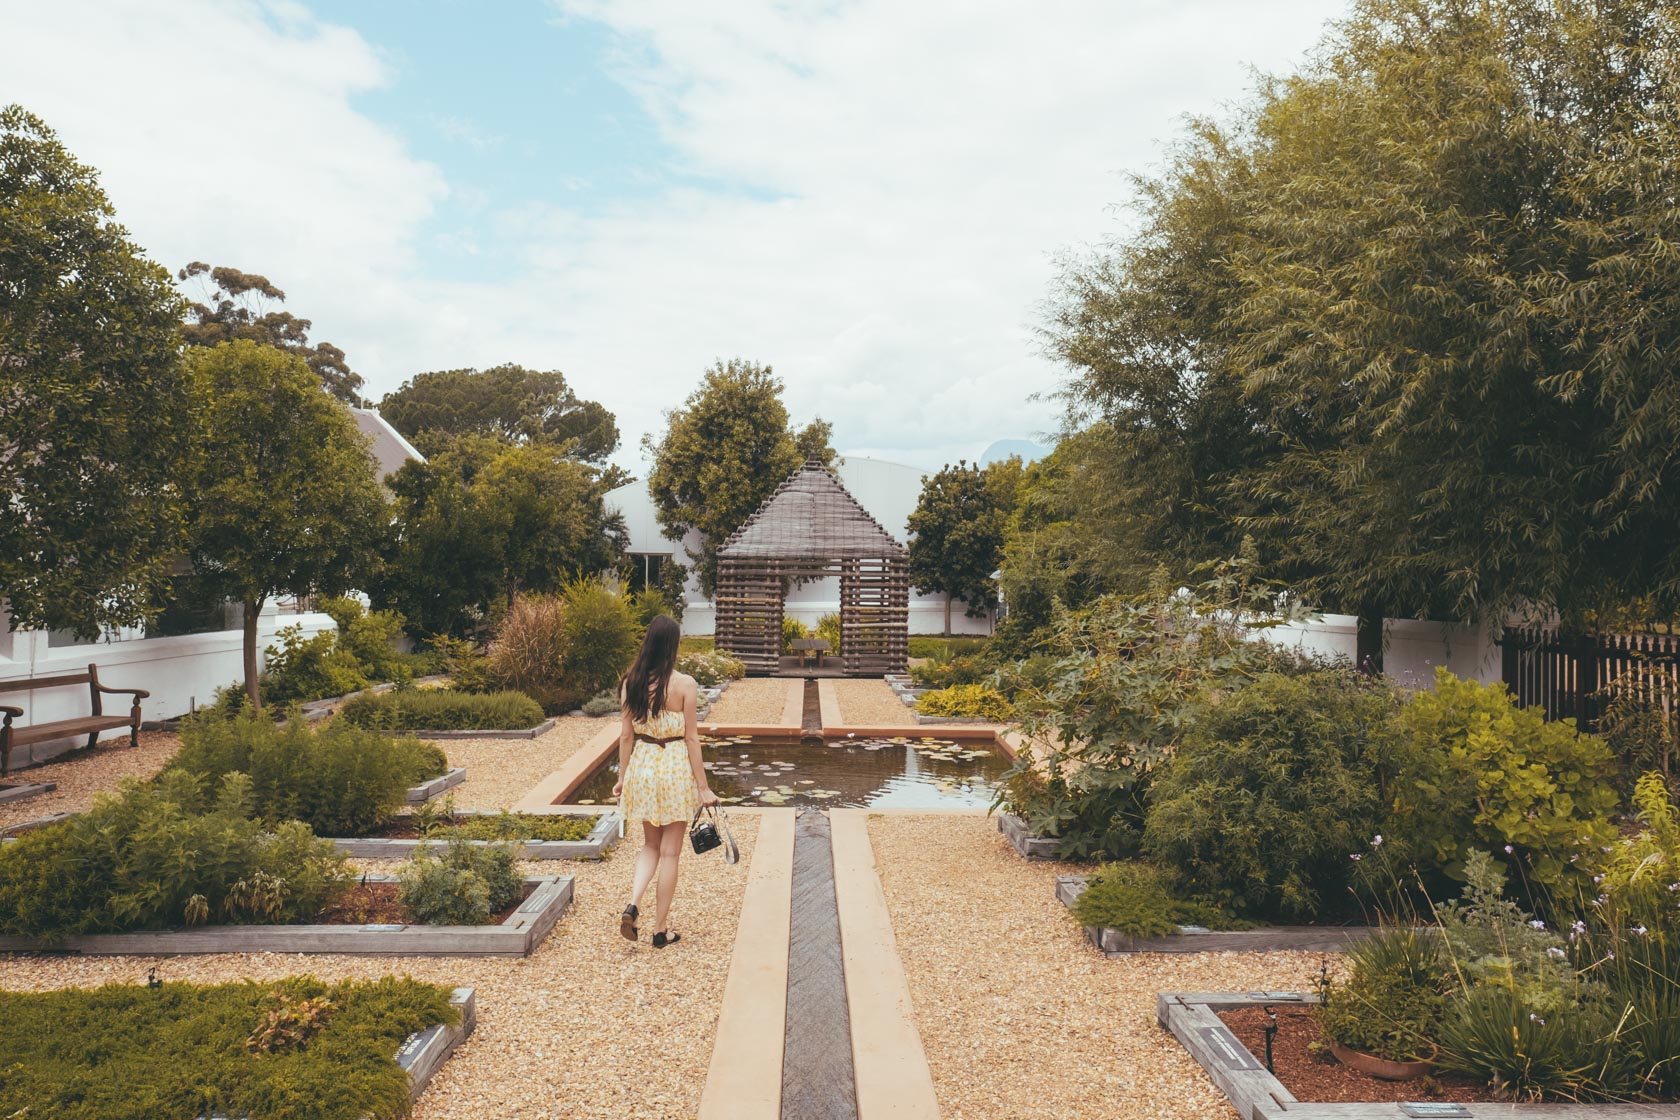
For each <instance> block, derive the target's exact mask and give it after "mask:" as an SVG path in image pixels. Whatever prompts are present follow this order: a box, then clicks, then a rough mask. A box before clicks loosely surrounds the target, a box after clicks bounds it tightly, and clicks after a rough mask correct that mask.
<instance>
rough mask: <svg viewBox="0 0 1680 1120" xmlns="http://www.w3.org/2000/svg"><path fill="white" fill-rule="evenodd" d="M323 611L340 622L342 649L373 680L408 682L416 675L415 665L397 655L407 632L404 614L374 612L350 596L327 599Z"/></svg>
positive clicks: (340, 645) (338, 636)
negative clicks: (403, 635)
mask: <svg viewBox="0 0 1680 1120" xmlns="http://www.w3.org/2000/svg"><path fill="white" fill-rule="evenodd" d="M321 610H322V611H324V612H326V613H327V614H329V615H331V616H332V620H333V621H334V622H336V623H338V635H337V639H338V648H339V649H341V650H343V651H344V652H346V653H348V654H349V655H350V656H351V657H354V658H355V659H356V663H357V664H358V665H360V666H361V668H362V672H363V673H364V674H365V675H366V676H367V677H368V678H369V679H370V680H375V681H395V680H407V679H408V678H410V677H411V676H413V662H412V661H411V660H410V659H408V658H406V657H404V656H403V655H402V654H400V653H398V652H397V641H398V639H400V638H401V637H402V633H403V616H402V615H400V614H398V613H396V612H395V611H370V610H368V609H367V608H366V607H364V606H363V605H362V604H361V602H360V601H359V600H356V599H351V598H349V597H347V596H340V597H337V598H332V599H328V600H326V601H325V602H323V603H322V604H321ZM334 695H343V693H335V694H334Z"/></svg>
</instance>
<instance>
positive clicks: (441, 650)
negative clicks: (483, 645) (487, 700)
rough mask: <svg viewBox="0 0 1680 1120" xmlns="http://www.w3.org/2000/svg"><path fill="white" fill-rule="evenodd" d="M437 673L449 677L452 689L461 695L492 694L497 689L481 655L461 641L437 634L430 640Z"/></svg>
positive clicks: (491, 673) (465, 641)
mask: <svg viewBox="0 0 1680 1120" xmlns="http://www.w3.org/2000/svg"><path fill="white" fill-rule="evenodd" d="M431 645H432V650H433V654H434V656H435V657H436V659H437V662H438V671H439V672H441V673H445V674H447V675H448V677H449V685H450V687H451V688H454V689H456V690H457V691H460V692H495V691H496V690H497V689H498V688H499V687H500V686H499V685H497V683H496V674H495V671H494V670H493V669H492V667H491V664H490V659H489V658H488V657H486V656H485V655H484V651H483V650H481V649H479V648H478V646H477V645H476V644H474V643H472V642H469V641H467V640H466V639H464V638H451V637H450V636H449V635H448V634H438V635H437V636H436V637H434V638H432V640H431Z"/></svg>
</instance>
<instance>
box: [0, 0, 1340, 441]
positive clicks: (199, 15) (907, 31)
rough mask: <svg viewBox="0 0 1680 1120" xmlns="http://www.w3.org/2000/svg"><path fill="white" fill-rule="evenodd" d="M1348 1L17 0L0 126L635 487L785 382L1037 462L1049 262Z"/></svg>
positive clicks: (873, 415) (806, 414) (382, 351)
mask: <svg viewBox="0 0 1680 1120" xmlns="http://www.w3.org/2000/svg"><path fill="white" fill-rule="evenodd" d="M1343 8H1344V3H1343V2H1341V0H1040V2H1037V3H1029V2H1026V0H961V2H956V0H783V2H770V0H718V2H715V3H696V2H694V0H548V2H544V0H493V2H470V0H337V2H334V3H327V2H325V0H319V2H315V3H307V4H306V3H294V2H290V0H287V2H280V3H266V2H258V0H52V2H50V3H42V2H41V0H0V102H9V101H17V102H20V103H22V104H23V105H25V106H26V107H27V108H29V109H30V110H32V111H34V112H35V113H37V114H38V115H40V116H42V117H44V118H45V119H46V120H47V122H48V123H49V124H50V125H51V126H53V127H54V128H56V129H57V130H58V132H59V135H60V137H61V138H62V139H63V140H64V141H65V143H66V144H67V145H68V146H69V147H70V148H71V150H72V151H73V152H75V153H76V155H77V156H78V157H79V158H81V159H82V160H83V161H84V162H87V163H91V164H92V165H94V166H95V167H97V168H99V169H100V170H101V172H102V173H103V176H104V183H105V187H106V189H107V191H108V192H109V194H110V195H111V198H112V201H113V202H114V203H115V205H116V207H117V212H118V215H119V217H120V218H121V220H122V221H123V222H124V223H125V224H127V225H128V227H129V228H130V230H131V231H132V232H133V233H134V235H135V237H136V239H137V240H138V241H139V242H140V243H141V244H142V245H144V246H145V247H146V248H147V250H148V251H149V253H150V254H151V255H152V256H153V257H154V258H155V259H156V260H158V261H160V262H161V263H163V264H165V265H167V266H169V267H170V268H171V269H172V270H173V269H176V268H179V267H180V266H181V265H182V264H184V263H186V262H187V261H189V260H195V259H197V260H207V261H209V262H211V263H213V264H229V265H234V266H237V267H239V268H242V269H245V270H247V271H253V272H261V273H264V274H265V275H267V276H268V277H269V278H270V279H271V280H273V281H274V282H275V283H276V284H278V285H279V286H280V287H282V288H284V289H285V290H286V292H287V295H288V297H289V299H288V304H287V306H288V307H289V308H290V309H291V310H292V311H294V312H295V313H297V314H299V315H302V316H304V317H306V318H310V319H312V320H314V322H315V331H314V337H315V338H317V339H325V340H330V341H332V342H335V343H337V344H338V345H340V346H342V347H344V349H345V350H346V351H347V352H348V354H349V358H350V362H351V364H352V366H353V367H354V368H355V369H356V370H357V371H358V372H360V373H361V374H362V375H363V376H364V377H365V378H366V379H367V382H368V384H367V389H366V391H367V392H368V393H369V394H370V395H371V396H373V397H374V398H375V399H377V398H378V397H379V396H381V395H382V394H384V393H385V392H388V391H390V390H391V389H394V388H396V387H397V386H398V385H399V384H401V383H402V382H403V381H404V380H405V379H407V378H409V377H411V376H412V375H414V374H415V373H417V372H421V371H423V370H429V369H444V368H451V367H456V366H480V367H482V366H488V365H494V364H496V363H498V362H502V361H516V362H520V363H522V364H525V365H528V366H533V367H538V368H546V369H560V370H564V371H565V372H566V374H567V375H568V377H570V378H571V380H572V382H573V383H574V384H575V385H576V386H577V388H578V390H579V391H580V392H581V393H583V394H584V395H585V396H591V397H595V398H598V399H600V400H602V401H604V402H605V403H606V404H607V405H608V407H610V408H612V409H613V410H614V411H615V412H616V413H617V414H618V416H619V422H620V426H621V428H622V429H623V430H624V434H625V448H624V449H623V450H622V451H621V453H620V455H619V456H618V458H619V461H620V462H622V463H623V464H624V465H626V466H629V467H631V468H632V469H633V470H637V471H638V472H640V471H641V470H642V469H644V463H643V459H642V454H641V451H640V449H639V447H638V446H637V444H638V442H639V439H640V436H641V434H642V433H644V432H647V431H650V430H657V429H659V428H660V427H661V425H662V420H661V414H662V413H663V412H664V411H665V410H667V409H669V408H671V407H673V406H676V405H677V404H679V403H680V402H681V400H682V399H683V397H684V396H685V395H686V394H687V393H688V392H689V391H690V390H691V389H692V388H693V387H694V385H695V383H696V382H697V381H698V379H699V376H700V373H701V371H702V370H703V369H704V368H705V367H706V366H707V365H708V364H710V363H711V362H712V361H713V360H714V359H717V358H726V357H730V356H742V357H748V358H753V359H756V360H759V361H762V362H768V363H770V364H772V365H773V366H774V367H775V369H776V372H777V373H778V374H780V375H781V376H782V378H783V379H784V380H785V382H786V384H787V401H788V405H789V407H790V409H791V410H792V412H793V414H794V416H795V418H796V419H797V420H804V419H808V418H810V417H811V416H813V415H821V416H823V417H826V418H827V419H829V420H831V421H833V423H834V425H835V434H836V443H837V445H838V446H839V447H840V448H841V450H842V451H846V452H850V453H853V454H873V455H879V456H881V457H884V458H891V459H895V460H898V461H901V462H908V463H912V464H915V465H918V466H923V467H936V466H938V465H940V464H941V463H943V462H945V461H947V460H954V459H956V458H957V457H959V456H967V457H969V458H971V459H972V458H973V457H974V456H975V455H976V454H977V453H978V452H979V451H980V450H981V449H982V448H984V447H985V446H986V445H988V444H989V443H991V442H992V441H993V440H995V439H998V438H1003V437H1011V436H1016V437H1020V436H1026V437H1032V436H1036V435H1039V434H1041V433H1044V432H1046V431H1047V430H1049V429H1051V428H1052V427H1053V426H1054V420H1055V417H1054V410H1053V408H1052V406H1051V405H1049V404H1047V403H1044V402H1035V401H1033V400H1031V399H1030V398H1031V397H1032V395H1033V394H1034V393H1035V392H1038V391H1042V390H1045V389H1051V388H1054V386H1055V385H1056V384H1057V383H1058V381H1059V380H1060V378H1061V376H1062V373H1061V371H1060V370H1058V369H1057V368H1056V367H1055V366H1054V365H1053V364H1052V363H1050V362H1048V361H1047V360H1046V359H1045V358H1044V357H1043V356H1042V355H1041V354H1040V352H1039V347H1038V344H1037V342H1036V339H1035V329H1036V327H1037V325H1038V323H1039V321H1040V319H1041V312H1040V305H1041V304H1042V301H1043V300H1044V298H1045V296H1046V295H1047V293H1048V292H1049V290H1050V281H1051V279H1052V277H1053V275H1054V271H1055V259H1056V256H1057V254H1058V253H1061V252H1065V251H1068V250H1077V249H1078V248H1079V247H1081V246H1085V245H1089V244H1092V243H1094V242H1096V241H1098V240H1099V239H1101V238H1103V237H1104V236H1106V235H1109V234H1111V233H1113V232H1115V231H1116V230H1117V229H1118V228H1120V227H1121V225H1122V223H1124V222H1125V221H1126V220H1127V219H1126V215H1125V214H1124V213H1123V212H1118V211H1117V206H1119V205H1120V204H1123V203H1125V202H1126V201H1127V198H1128V189H1127V185H1126V175H1127V174H1128V173H1130V172H1138V171H1148V170H1149V169H1150V168H1151V167H1152V166H1155V165H1157V164H1158V163H1159V161H1160V158H1161V151H1162V145H1163V144H1164V143H1166V142H1168V141H1170V140H1171V139H1172V138H1173V136H1174V135H1175V134H1176V133H1177V131H1178V130H1179V128H1180V127H1181V122H1182V120H1183V118H1184V116H1185V115H1186V114H1200V113H1214V112H1218V111H1219V109H1220V106H1221V105H1222V104H1226V103H1228V102H1230V101H1231V100H1233V99H1235V98H1239V97H1241V96H1242V95H1243V94H1244V92H1245V90H1247V89H1248V88H1249V87H1250V85H1251V83H1252V72H1253V69H1255V68H1258V69H1260V70H1265V71H1270V72H1280V71H1285V70H1288V69H1289V68H1291V67H1292V66H1294V65H1295V64H1297V63H1298V61H1299V60H1300V58H1301V57H1302V55H1303V54H1304V53H1305V52H1306V51H1307V50H1308V49H1310V47H1311V46H1312V45H1313V44H1314V42H1315V41H1316V40H1317V39H1318V38H1319V36H1320V35H1321V33H1322V31H1323V29H1324V25H1325V22H1326V21H1327V20H1329V19H1332V18H1335V17H1336V16H1338V15H1340V14H1341V12H1342V11H1343Z"/></svg>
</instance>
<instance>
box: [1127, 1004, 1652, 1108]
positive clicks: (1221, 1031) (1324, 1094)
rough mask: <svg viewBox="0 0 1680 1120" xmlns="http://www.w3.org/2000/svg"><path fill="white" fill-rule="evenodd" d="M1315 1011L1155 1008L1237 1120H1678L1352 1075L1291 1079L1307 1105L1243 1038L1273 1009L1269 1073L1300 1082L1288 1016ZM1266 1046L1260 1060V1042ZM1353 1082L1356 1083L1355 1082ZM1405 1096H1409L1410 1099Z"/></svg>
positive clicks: (1297, 1041) (1446, 1081) (1300, 1041)
mask: <svg viewBox="0 0 1680 1120" xmlns="http://www.w3.org/2000/svg"><path fill="white" fill-rule="evenodd" d="M1316 1002H1317V997H1315V996H1311V995H1307V994H1305V993H1302V992H1279V991H1273V992H1162V993H1160V994H1159V995H1158V996H1157V997H1156V999H1155V1018H1156V1021H1157V1022H1159V1023H1160V1024H1161V1026H1162V1027H1164V1028H1166V1029H1167V1030H1168V1031H1170V1032H1171V1033H1172V1035H1173V1037H1174V1038H1176V1039H1178V1041H1179V1043H1180V1044H1181V1045H1182V1046H1183V1047H1184V1049H1185V1050H1186V1051H1188V1052H1189V1054H1190V1056H1191V1057H1193V1058H1195V1059H1196V1061H1197V1062H1198V1063H1199V1064H1200V1065H1201V1067H1202V1068H1203V1069H1204V1070H1205V1071H1206V1072H1207V1075H1208V1077H1209V1078H1211V1079H1212V1081H1213V1083H1214V1084H1215V1085H1217V1086H1218V1087H1219V1089H1220V1091H1221V1092H1223V1093H1224V1094H1225V1095H1226V1096H1227V1097H1228V1098H1230V1101H1231V1104H1232V1106H1233V1107H1234V1108H1235V1109H1236V1111H1237V1116H1238V1117H1239V1118H1240V1120H1402V1118H1404V1117H1421V1116H1439V1117H1452V1116H1457V1117H1484V1118H1485V1117H1492V1116H1504V1117H1532V1118H1533V1120H1543V1118H1544V1120H1565V1118H1568V1120H1634V1118H1636V1117H1638V1118H1643V1120H1654V1118H1656V1117H1667V1118H1670V1120H1674V1118H1680V1105H1672V1104H1576V1103H1556V1104H1513V1103H1510V1102H1505V1101H1492V1100H1491V1099H1490V1096H1489V1094H1488V1093H1487V1092H1486V1091H1485V1090H1478V1089H1474V1088H1473V1087H1468V1088H1467V1086H1466V1084H1465V1083H1463V1082H1462V1081H1461V1080H1460V1079H1456V1078H1438V1079H1435V1080H1434V1081H1433V1082H1426V1081H1425V1080H1424V1079H1422V1078H1420V1079H1418V1080H1415V1081H1401V1082H1383V1081H1378V1080H1376V1079H1374V1078H1367V1077H1364V1076H1363V1075H1360V1074H1355V1073H1352V1071H1347V1070H1343V1071H1342V1074H1340V1075H1336V1074H1327V1075H1315V1074H1312V1073H1309V1074H1308V1075H1307V1076H1306V1077H1304V1078H1300V1079H1299V1080H1295V1079H1293V1078H1292V1080H1291V1085H1296V1086H1298V1087H1299V1088H1300V1089H1301V1090H1302V1092H1303V1093H1305V1094H1307V1095H1309V1096H1314V1095H1315V1094H1316V1097H1315V1099H1312V1100H1301V1099H1300V1098H1299V1097H1297V1096H1296V1094H1295V1092H1294V1090H1293V1089H1292V1088H1291V1086H1290V1085H1286V1084H1285V1083H1284V1082H1283V1081H1282V1080H1280V1078H1279V1076H1278V1074H1277V1073H1274V1072H1273V1071H1271V1070H1268V1069H1267V1068H1266V1065H1265V1062H1264V1061H1263V1060H1262V1059H1261V1058H1259V1057H1256V1056H1255V1052H1254V1051H1253V1050H1251V1049H1250V1048H1249V1047H1248V1046H1247V1045H1246V1044H1245V1043H1244V1040H1243V1038H1242V1037H1239V1034H1238V1033H1237V1032H1238V1031H1242V1032H1245V1033H1250V1035H1251V1036H1252V1035H1258V1034H1259V1030H1258V1027H1259V1023H1260V1021H1263V1020H1264V1018H1265V1015H1264V1012H1263V1011H1260V1010H1259V1009H1260V1008H1263V1007H1271V1008H1272V1009H1273V1010H1274V1011H1277V1013H1278V1019H1279V1029H1278V1035H1277V1038H1276V1039H1274V1040H1273V1065H1274V1066H1276V1067H1277V1068H1278V1069H1279V1070H1281V1071H1282V1072H1284V1073H1285V1075H1289V1074H1290V1072H1291V1071H1292V1070H1293V1071H1296V1072H1297V1073H1298V1072H1299V1068H1300V1065H1301V1063H1302V1062H1305V1063H1309V1064H1310V1063H1315V1062H1316V1061H1317V1059H1316V1058H1313V1057H1311V1056H1304V1057H1297V1056H1295V1055H1294V1054H1293V1049H1294V1048H1295V1047H1297V1046H1298V1047H1299V1050H1300V1051H1301V1054H1302V1055H1306V1043H1307V1041H1310V1039H1309V1038H1303V1037H1302V1034H1301V1032H1300V1031H1299V1030H1298V1029H1296V1028H1293V1027H1292V1028H1290V1030H1289V1033H1288V1034H1287V1035H1286V1033H1285V1027H1284V1020H1285V1013H1286V1011H1288V1012H1289V1013H1290V1018H1292V1019H1294V1021H1295V1022H1296V1023H1299V1022H1300V1021H1301V1020H1302V1019H1304V1017H1305V1016H1304V1009H1305V1006H1306V1005H1310V1004H1313V1003H1316ZM1251 1022H1252V1023H1253V1027H1252V1030H1251V1027H1250V1023H1251ZM1233 1025H1234V1026H1235V1027H1236V1028H1237V1029H1236V1030H1235V1031H1234V1030H1233V1029H1232V1027H1233ZM1309 1027H1310V1023H1309ZM1262 1037H1263V1036H1262ZM1261 1046H1262V1049H1261V1053H1262V1054H1263V1053H1264V1042H1263V1041H1262V1043H1261ZM1286 1052H1287V1053H1286ZM1349 1077H1352V1078H1356V1079H1357V1081H1351V1082H1350V1081H1348V1080H1347V1078H1349ZM1355 1087H1357V1088H1360V1089H1365V1090H1369V1093H1370V1095H1369V1096H1364V1097H1350V1096H1347V1095H1341V1094H1346V1093H1350V1092H1352V1091H1353V1089H1354V1088H1355ZM1407 1093H1411V1094H1413V1095H1411V1096H1406V1094H1407ZM1477 1093H1479V1097H1478V1096H1477V1095H1476V1094H1477Z"/></svg>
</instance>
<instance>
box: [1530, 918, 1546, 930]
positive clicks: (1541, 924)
mask: <svg viewBox="0 0 1680 1120" xmlns="http://www.w3.org/2000/svg"><path fill="white" fill-rule="evenodd" d="M1528 926H1529V928H1530V929H1545V928H1546V923H1545V922H1542V921H1541V920H1540V919H1539V918H1536V919H1534V920H1533V921H1532V922H1529V923H1528Z"/></svg>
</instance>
